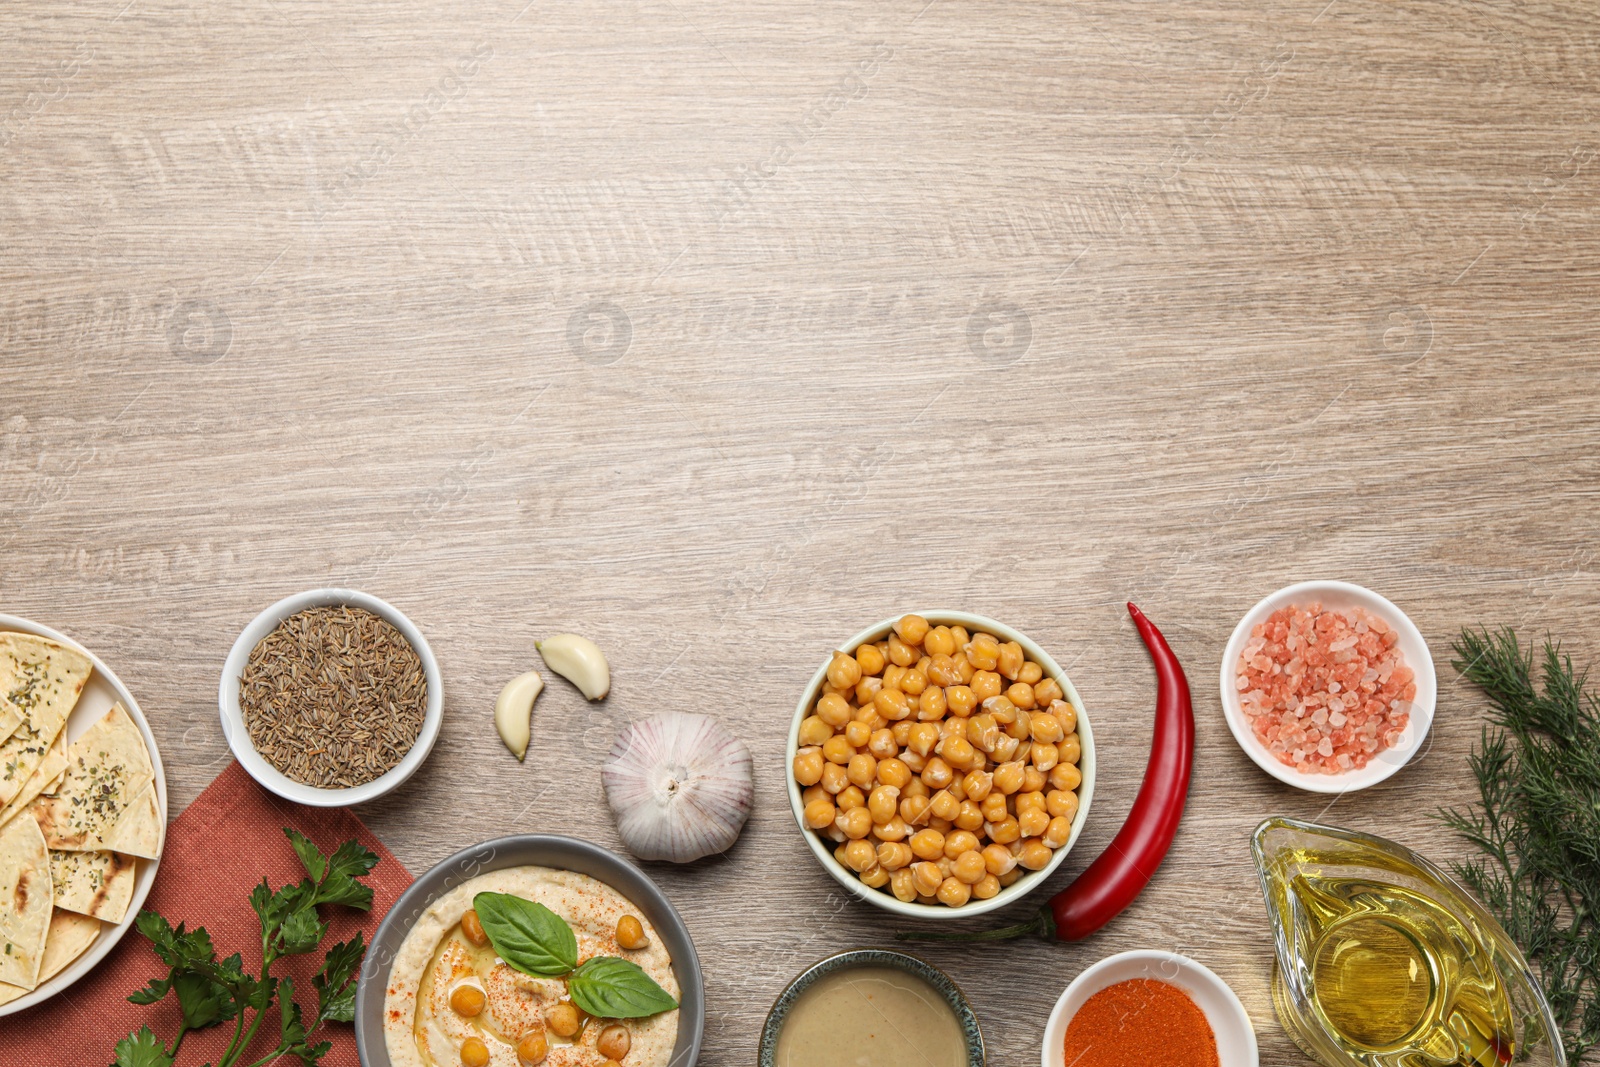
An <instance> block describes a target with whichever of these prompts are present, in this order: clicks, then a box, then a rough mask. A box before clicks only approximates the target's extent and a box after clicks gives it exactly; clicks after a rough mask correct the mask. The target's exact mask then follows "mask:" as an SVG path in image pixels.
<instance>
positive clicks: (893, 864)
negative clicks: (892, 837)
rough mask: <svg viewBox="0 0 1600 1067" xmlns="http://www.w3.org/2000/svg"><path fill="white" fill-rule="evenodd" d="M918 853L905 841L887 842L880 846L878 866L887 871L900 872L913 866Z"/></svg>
mask: <svg viewBox="0 0 1600 1067" xmlns="http://www.w3.org/2000/svg"><path fill="white" fill-rule="evenodd" d="M915 857H916V853H914V852H912V851H911V846H910V845H908V844H906V843H905V842H903V841H885V842H884V843H883V844H881V845H879V846H878V866H880V867H882V868H883V869H884V870H886V871H898V870H900V869H901V868H902V867H909V866H911V861H912V860H913V859H914V858H915Z"/></svg>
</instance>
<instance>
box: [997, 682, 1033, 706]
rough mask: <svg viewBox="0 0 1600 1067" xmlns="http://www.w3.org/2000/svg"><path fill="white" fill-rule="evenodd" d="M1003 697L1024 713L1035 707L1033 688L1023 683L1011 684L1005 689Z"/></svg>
mask: <svg viewBox="0 0 1600 1067" xmlns="http://www.w3.org/2000/svg"><path fill="white" fill-rule="evenodd" d="M1005 697H1006V699H1007V700H1009V701H1011V703H1013V704H1015V705H1016V706H1017V707H1019V708H1021V709H1022V710H1024V711H1032V710H1033V709H1034V707H1035V706H1036V703H1035V701H1034V698H1033V686H1031V685H1028V684H1026V683H1024V682H1012V683H1011V685H1010V686H1008V687H1007V689H1006V692H1005Z"/></svg>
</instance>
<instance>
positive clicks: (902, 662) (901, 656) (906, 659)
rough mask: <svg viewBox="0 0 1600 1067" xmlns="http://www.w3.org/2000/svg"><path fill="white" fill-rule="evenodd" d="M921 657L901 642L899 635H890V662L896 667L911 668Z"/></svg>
mask: <svg viewBox="0 0 1600 1067" xmlns="http://www.w3.org/2000/svg"><path fill="white" fill-rule="evenodd" d="M920 658H921V657H920V656H918V655H917V650H916V649H914V648H912V647H911V646H910V645H908V644H906V643H905V642H904V641H902V640H900V635H899V634H890V635H889V662H890V663H893V664H894V665H895V666H896V667H909V666H911V665H912V664H913V663H915V662H917V660H918V659H920Z"/></svg>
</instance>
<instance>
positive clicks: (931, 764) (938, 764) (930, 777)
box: [917, 756, 956, 789]
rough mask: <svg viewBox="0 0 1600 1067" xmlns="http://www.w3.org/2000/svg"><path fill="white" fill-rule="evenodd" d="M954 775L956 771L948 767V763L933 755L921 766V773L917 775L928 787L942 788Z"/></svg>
mask: <svg viewBox="0 0 1600 1067" xmlns="http://www.w3.org/2000/svg"><path fill="white" fill-rule="evenodd" d="M955 776H956V773H955V771H953V770H951V769H950V764H948V763H946V762H945V761H944V760H942V759H940V758H939V757H938V756H934V757H933V758H932V759H930V760H928V765H927V766H926V767H924V768H922V773H921V774H920V775H918V776H917V777H919V778H921V779H922V784H923V785H925V786H927V787H928V788H929V789H943V788H944V787H945V786H947V785H949V784H950V781H951V779H953V778H954V777H955Z"/></svg>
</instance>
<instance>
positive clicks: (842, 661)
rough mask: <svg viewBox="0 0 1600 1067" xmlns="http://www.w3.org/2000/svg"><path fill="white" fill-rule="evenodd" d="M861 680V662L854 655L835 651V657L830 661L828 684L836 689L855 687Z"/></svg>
mask: <svg viewBox="0 0 1600 1067" xmlns="http://www.w3.org/2000/svg"><path fill="white" fill-rule="evenodd" d="M859 681H861V664H859V663H857V662H856V661H855V657H854V656H849V655H846V654H845V653H843V652H835V653H834V654H833V659H832V660H830V661H829V662H828V684H829V685H831V686H833V687H834V688H835V689H854V688H855V685H856V683H857V682H859Z"/></svg>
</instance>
